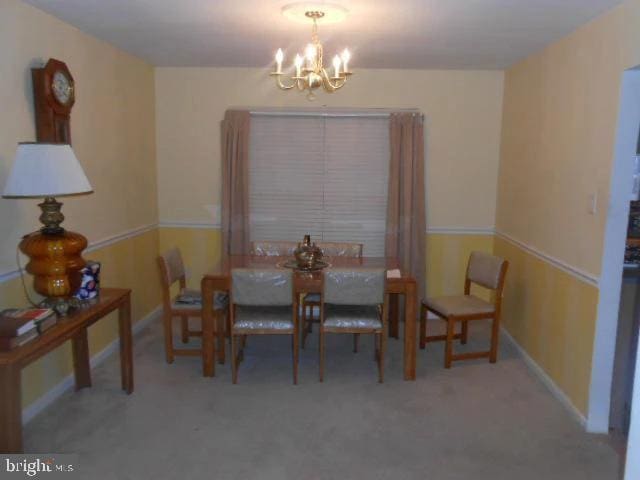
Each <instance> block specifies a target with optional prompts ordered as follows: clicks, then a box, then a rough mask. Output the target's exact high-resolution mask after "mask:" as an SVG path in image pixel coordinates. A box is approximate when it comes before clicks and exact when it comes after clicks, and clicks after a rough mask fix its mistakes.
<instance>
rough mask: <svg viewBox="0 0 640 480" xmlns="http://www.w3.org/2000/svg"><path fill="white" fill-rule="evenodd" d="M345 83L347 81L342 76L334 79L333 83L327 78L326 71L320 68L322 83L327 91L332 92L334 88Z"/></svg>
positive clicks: (340, 86)
mask: <svg viewBox="0 0 640 480" xmlns="http://www.w3.org/2000/svg"><path fill="white" fill-rule="evenodd" d="M345 83H347V78H346V77H342V80H336V81H335V83H333V82H331V78H329V74H327V71H326V70H325V69H324V68H323V69H322V85H323V86H324V89H325V90H326V91H327V92H329V93H333V92H335V91H336V90H339V89H341V88H342V87H343V86H344V84H345Z"/></svg>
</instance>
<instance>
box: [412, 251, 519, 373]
mask: <svg viewBox="0 0 640 480" xmlns="http://www.w3.org/2000/svg"><path fill="white" fill-rule="evenodd" d="M508 267H509V262H508V261H506V260H504V259H502V258H499V257H496V256H493V255H489V254H488V253H484V252H472V253H471V256H470V257H469V263H468V264H467V273H466V278H465V282H464V295H456V296H444V297H433V298H427V299H426V300H423V302H422V306H421V308H420V348H422V349H424V348H425V346H426V344H427V342H436V341H445V342H446V344H445V351H444V366H445V368H451V362H452V361H454V360H469V359H473V358H486V357H488V358H489V361H490V362H491V363H495V362H496V360H497V357H498V340H499V334H500V313H501V306H502V293H503V289H504V281H505V277H506V274H507V269H508ZM472 283H475V284H478V285H480V286H482V287H485V288H488V289H490V290H493V300H492V301H491V302H488V301H486V300H482V299H481V298H478V297H476V296H475V295H472V294H471V284H472ZM428 312H433V313H434V314H436V315H437V316H438V317H440V318H442V319H443V320H445V321H446V322H447V333H446V335H432V336H427V313H428ZM472 320H492V325H491V347H490V349H489V350H488V351H483V352H470V353H462V354H458V355H455V354H454V353H453V340H454V339H459V340H460V343H462V344H466V343H467V339H468V335H469V328H468V323H469V322H470V321H472ZM456 323H460V324H461V331H460V333H455V331H454V330H455V324H456Z"/></svg>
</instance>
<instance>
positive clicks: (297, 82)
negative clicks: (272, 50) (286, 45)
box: [271, 10, 352, 100]
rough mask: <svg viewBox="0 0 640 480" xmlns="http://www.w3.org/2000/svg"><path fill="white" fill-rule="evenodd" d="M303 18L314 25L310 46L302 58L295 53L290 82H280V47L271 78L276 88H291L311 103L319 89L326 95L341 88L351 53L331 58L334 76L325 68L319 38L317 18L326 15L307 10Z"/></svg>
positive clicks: (347, 75)
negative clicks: (302, 94)
mask: <svg viewBox="0 0 640 480" xmlns="http://www.w3.org/2000/svg"><path fill="white" fill-rule="evenodd" d="M304 15H305V17H307V18H309V19H311V21H312V22H313V26H312V27H311V43H309V44H308V45H307V47H306V48H305V51H304V57H302V56H301V55H299V54H296V56H295V59H294V61H293V66H294V67H295V75H292V76H291V77H290V83H288V84H286V83H284V82H283V80H282V77H283V76H285V73H284V72H283V71H282V62H283V61H284V52H283V51H282V49H281V48H279V49H278V51H277V52H276V56H275V60H276V70H275V72H271V75H272V76H273V77H275V79H276V85H278V87H279V88H281V89H282V90H291V89H293V88H295V89H297V90H299V91H301V92H304V91H306V92H307V98H308V99H309V100H313V99H314V98H315V93H314V92H315V91H316V90H317V89H319V88H320V87H322V88H323V89H324V90H325V91H326V92H328V93H333V92H335V91H336V90H338V89H340V88H342V87H343V86H344V84H345V83H347V79H348V78H349V76H350V75H351V74H352V72H351V71H350V70H349V60H351V54H350V53H349V50H347V49H346V48H345V49H344V51H343V52H342V53H341V54H340V55H335V56H334V57H333V62H332V63H333V75H330V74H329V72H328V71H327V70H326V69H325V68H324V65H323V55H322V54H323V51H322V44H321V43H320V40H319V38H318V23H317V22H318V19H320V18H322V17H324V15H325V13H324V12H323V11H321V10H310V11H306V12H305V13H304Z"/></svg>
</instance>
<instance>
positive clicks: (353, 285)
mask: <svg viewBox="0 0 640 480" xmlns="http://www.w3.org/2000/svg"><path fill="white" fill-rule="evenodd" d="M322 281H323V287H322V289H323V294H322V297H321V299H320V303H321V306H320V349H319V350H320V381H321V382H322V381H323V380H324V350H325V335H326V334H327V333H352V334H373V335H374V339H375V342H374V343H375V348H374V355H375V359H376V360H377V361H378V381H379V382H380V383H382V382H383V381H384V355H385V351H386V344H387V321H388V310H389V309H388V303H389V300H388V299H389V295H388V294H386V293H385V282H386V271H385V270H384V269H381V268H358V269H347V268H335V269H329V270H327V271H325V272H324V275H323V279H322Z"/></svg>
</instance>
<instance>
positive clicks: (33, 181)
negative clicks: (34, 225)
mask: <svg viewBox="0 0 640 480" xmlns="http://www.w3.org/2000/svg"><path fill="white" fill-rule="evenodd" d="M92 191H93V188H92V187H91V184H90V183H89V180H88V179H87V176H86V175H85V174H84V170H82V167H81V166H80V162H78V159H77V158H76V156H75V154H74V153H73V150H72V149H71V147H70V146H69V145H67V144H61V143H26V142H25V143H19V144H18V150H17V151H16V157H15V160H14V162H13V167H12V169H11V173H10V174H9V178H8V179H7V183H6V184H5V187H4V192H3V194H2V195H3V196H4V197H60V196H64V195H76V194H80V193H91V192H92Z"/></svg>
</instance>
